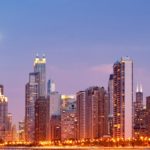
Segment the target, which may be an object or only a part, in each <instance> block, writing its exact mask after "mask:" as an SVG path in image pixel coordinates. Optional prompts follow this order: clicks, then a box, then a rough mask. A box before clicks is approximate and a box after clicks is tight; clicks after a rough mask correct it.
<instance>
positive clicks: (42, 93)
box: [25, 55, 47, 142]
mask: <svg viewBox="0 0 150 150" xmlns="http://www.w3.org/2000/svg"><path fill="white" fill-rule="evenodd" d="M25 93H26V94H25V95H26V97H25V139H26V141H29V142H33V141H34V140H35V101H36V100H37V99H38V98H39V97H45V98H46V97H47V96H46V58H45V56H44V55H43V57H42V58H39V56H38V55H37V56H36V58H35V59H34V72H33V73H30V74H29V82H28V83H27V84H26V92H25Z"/></svg>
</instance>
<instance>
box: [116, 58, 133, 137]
mask: <svg viewBox="0 0 150 150" xmlns="http://www.w3.org/2000/svg"><path fill="white" fill-rule="evenodd" d="M113 74H114V76H113V81H114V82H113V91H114V92H113V106H114V109H113V124H114V126H113V136H114V138H125V139H127V138H132V134H133V130H132V129H133V62H132V60H131V59H130V58H129V57H124V58H121V60H120V61H118V62H116V63H115V64H114V66H113Z"/></svg>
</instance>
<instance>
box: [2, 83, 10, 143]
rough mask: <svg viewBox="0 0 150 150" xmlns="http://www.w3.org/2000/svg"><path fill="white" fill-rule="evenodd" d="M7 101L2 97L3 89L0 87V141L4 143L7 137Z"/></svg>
mask: <svg viewBox="0 0 150 150" xmlns="http://www.w3.org/2000/svg"><path fill="white" fill-rule="evenodd" d="M7 117H8V99H7V97H6V96H5V95H4V87H3V85H0V140H1V141H5V139H6V136H7V130H8V129H7V122H8V120H7Z"/></svg>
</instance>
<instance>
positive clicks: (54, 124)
mask: <svg viewBox="0 0 150 150" xmlns="http://www.w3.org/2000/svg"><path fill="white" fill-rule="evenodd" d="M50 139H51V140H61V116H60V115H52V116H51V119H50Z"/></svg>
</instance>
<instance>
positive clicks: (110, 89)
mask: <svg viewBox="0 0 150 150" xmlns="http://www.w3.org/2000/svg"><path fill="white" fill-rule="evenodd" d="M108 105H109V110H108V112H109V115H108V134H109V135H110V136H111V137H112V136H113V74H111V75H110V77H109V82H108Z"/></svg>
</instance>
